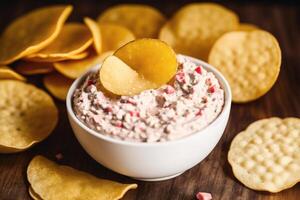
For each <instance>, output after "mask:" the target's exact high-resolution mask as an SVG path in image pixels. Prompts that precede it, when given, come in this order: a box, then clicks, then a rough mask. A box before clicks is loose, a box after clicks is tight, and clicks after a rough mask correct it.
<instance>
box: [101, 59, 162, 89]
mask: <svg viewBox="0 0 300 200" xmlns="http://www.w3.org/2000/svg"><path fill="white" fill-rule="evenodd" d="M100 81H101V84H102V85H103V87H104V88H105V89H107V90H108V91H110V92H112V93H113V94H117V95H135V94H138V93H140V92H142V91H144V90H147V89H152V88H156V87H158V85H157V84H156V83H153V82H151V81H148V80H147V79H145V78H143V77H142V76H141V75H139V74H138V73H137V72H136V71H134V70H133V69H132V68H130V67H129V66H128V65H127V64H126V63H124V62H123V61H122V60H120V59H119V58H118V57H116V56H109V57H107V58H106V59H105V60H104V62H103V64H102V66H101V68H100Z"/></svg>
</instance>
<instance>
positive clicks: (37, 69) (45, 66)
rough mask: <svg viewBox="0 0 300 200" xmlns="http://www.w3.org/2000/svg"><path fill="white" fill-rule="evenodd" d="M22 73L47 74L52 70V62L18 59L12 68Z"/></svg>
mask: <svg viewBox="0 0 300 200" xmlns="http://www.w3.org/2000/svg"><path fill="white" fill-rule="evenodd" d="M14 69H15V70H16V71H17V72H18V73H20V74H23V75H35V74H48V73H50V72H52V71H53V70H54V67H53V64H52V63H37V62H28V61H19V62H17V63H16V65H15V68H14Z"/></svg>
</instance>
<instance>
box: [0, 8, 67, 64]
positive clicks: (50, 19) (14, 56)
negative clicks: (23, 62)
mask: <svg viewBox="0 0 300 200" xmlns="http://www.w3.org/2000/svg"><path fill="white" fill-rule="evenodd" d="M72 9H73V8H72V6H62V5H61V6H49V7H44V8H40V9H37V10H34V11H32V12H30V13H28V14H26V15H24V16H21V17H19V18H17V19H16V20H15V21H13V22H12V23H11V24H10V25H9V26H8V27H7V28H6V29H5V30H4V32H3V33H2V35H1V37H0V64H9V63H12V62H14V61H16V60H18V59H20V58H22V57H25V56H27V55H29V54H32V53H35V52H37V51H39V50H41V49H43V48H45V47H46V46H48V45H49V44H50V43H51V42H52V41H53V40H54V39H55V38H56V37H57V36H58V34H59V32H60V31H61V28H62V26H63V24H64V22H65V21H66V19H67V18H68V16H69V15H70V13H71V11H72Z"/></svg>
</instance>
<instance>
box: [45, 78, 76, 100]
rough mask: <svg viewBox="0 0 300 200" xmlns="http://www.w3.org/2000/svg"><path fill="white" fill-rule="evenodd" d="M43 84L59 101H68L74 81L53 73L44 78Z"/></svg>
mask: <svg viewBox="0 0 300 200" xmlns="http://www.w3.org/2000/svg"><path fill="white" fill-rule="evenodd" d="M43 83H44V86H45V88H47V90H48V91H49V92H50V93H51V94H52V95H53V96H54V97H56V98H57V99H59V100H63V101H64V100H66V97H67V94H68V91H69V88H70V87H71V85H72V83H73V80H71V79H68V78H66V77H64V76H62V75H61V74H59V73H51V74H47V75H45V76H44V79H43Z"/></svg>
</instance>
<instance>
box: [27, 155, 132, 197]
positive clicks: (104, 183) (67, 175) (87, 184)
mask: <svg viewBox="0 0 300 200" xmlns="http://www.w3.org/2000/svg"><path fill="white" fill-rule="evenodd" d="M27 179H28V182H29V183H30V187H31V188H32V190H31V191H32V194H33V196H34V197H37V196H38V197H40V198H41V199H44V200H57V199H64V200H68V199H70V200H73V199H89V200H117V199H121V198H122V197H123V196H124V195H125V193H126V192H127V191H128V190H130V189H135V188H137V184H122V183H118V182H114V181H110V180H105V179H100V178H97V177H94V176H92V175H90V174H88V173H85V172H82V171H79V170H76V169H73V168H71V167H68V166H64V165H58V164H56V163H54V162H52V161H50V160H48V159H46V158H44V157H42V156H36V157H34V158H33V159H32V160H31V162H30V163H29V166H28V168H27Z"/></svg>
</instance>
